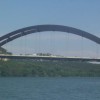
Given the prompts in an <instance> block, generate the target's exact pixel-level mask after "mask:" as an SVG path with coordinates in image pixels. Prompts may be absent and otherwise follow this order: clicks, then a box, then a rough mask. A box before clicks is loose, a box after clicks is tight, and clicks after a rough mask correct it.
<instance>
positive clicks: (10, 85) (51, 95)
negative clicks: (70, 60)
mask: <svg viewBox="0 0 100 100" xmlns="http://www.w3.org/2000/svg"><path fill="white" fill-rule="evenodd" d="M0 100H100V78H99V77H54V78H52V77H34V78H33V77H9V78H7V77H1V78H0Z"/></svg>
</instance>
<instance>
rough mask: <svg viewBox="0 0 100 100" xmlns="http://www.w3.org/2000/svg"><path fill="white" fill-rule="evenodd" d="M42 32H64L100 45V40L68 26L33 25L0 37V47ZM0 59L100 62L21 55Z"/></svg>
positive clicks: (90, 59) (96, 59) (94, 59)
mask: <svg viewBox="0 0 100 100" xmlns="http://www.w3.org/2000/svg"><path fill="white" fill-rule="evenodd" d="M44 31H53V32H54V31H59V32H65V33H67V34H69V33H70V34H74V35H78V36H81V37H84V38H86V39H88V40H91V41H93V42H95V43H96V44H100V38H99V37H97V36H95V35H93V34H91V33H88V32H86V31H83V30H80V29H76V28H73V27H69V26H63V25H35V26H30V27H25V28H21V29H18V30H15V31H13V32H10V33H8V34H5V35H3V36H1V37H0V47H3V46H4V45H6V44H8V43H9V42H11V41H13V40H16V39H17V38H20V37H23V36H26V35H29V34H33V33H34V34H35V33H38V32H44ZM0 58H10V59H43V60H69V61H80V60H81V61H100V59H99V58H90V57H58V56H57V57H50V56H26V55H24V56H22V55H17V56H16V55H0Z"/></svg>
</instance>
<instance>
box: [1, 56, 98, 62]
mask: <svg viewBox="0 0 100 100" xmlns="http://www.w3.org/2000/svg"><path fill="white" fill-rule="evenodd" d="M0 59H26V60H28V59H32V60H40V61H43V60H51V61H82V62H83V61H97V62H100V59H96V58H74V57H72V58H71V57H70V58H68V57H47V56H46V57H44V56H14V55H4V56H3V55H2V56H0Z"/></svg>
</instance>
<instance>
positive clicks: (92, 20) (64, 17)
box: [0, 0, 100, 54]
mask: <svg viewBox="0 0 100 100" xmlns="http://www.w3.org/2000/svg"><path fill="white" fill-rule="evenodd" d="M42 24H57V25H65V26H70V27H74V28H78V29H81V30H84V31H87V32H89V33H91V34H94V35H96V36H98V37H100V0H0V36H2V35H5V34H7V33H9V32H12V31H14V30H17V29H20V28H23V27H27V26H34V25H42ZM43 34H44V35H45V33H43ZM50 34H52V33H50V32H48V34H46V35H45V37H46V39H47V40H46V41H50V39H48V37H50ZM57 34H59V32H58V33H55V37H56V38H57ZM38 36H39V35H38ZM64 36H65V34H60V35H58V40H60V42H59V41H57V43H58V44H61V46H62V44H64V40H65V39H64V38H59V37H64ZM34 37H36V36H34ZM34 37H32V35H31V36H30V37H28V38H27V40H28V39H30V40H31V39H33V38H34ZM41 37H42V38H43V37H44V36H43V35H42V36H41ZM56 38H54V40H53V41H55V40H56ZM70 38H71V39H69V41H71V43H70V44H68V46H70V45H71V44H73V43H75V42H76V44H74V45H72V47H73V46H74V51H73V50H72V47H71V46H70V47H71V49H70V50H69V52H70V53H71V54H72V53H73V52H75V53H76V52H77V49H76V48H77V43H79V42H80V39H79V38H78V37H77V36H72V35H71V36H70ZM37 40H39V39H37ZM37 40H36V39H35V40H34V42H35V41H37ZM75 40H79V41H75ZM84 40H85V42H84V45H85V44H88V45H87V47H88V46H89V44H91V49H92V47H93V49H94V48H95V44H94V43H92V42H91V41H89V40H86V39H84ZM61 41H63V42H62V43H61ZM16 42H17V44H18V41H17V40H16V41H14V42H12V44H14V43H16ZM20 42H21V40H20ZM65 42H67V41H65ZM41 43H42V42H41ZM41 43H39V44H40V45H41ZM33 44H34V43H33ZM31 45H32V43H31ZM34 45H35V44H34ZM45 45H46V48H49V46H48V44H46V42H45ZM55 45H57V44H56V43H55ZM78 45H79V46H82V43H80V44H78ZM61 46H58V45H57V46H56V48H57V50H58V51H60V49H61V48H63V50H62V52H63V54H65V52H66V49H65V46H64V47H61ZM68 46H66V48H67V49H68V48H69V47H68ZM13 47H14V48H18V47H17V46H15V45H13ZM54 47H55V46H54ZM54 47H53V48H54ZM10 48H11V46H10V43H9V44H8V49H9V50H10ZM23 48H24V47H23ZM46 48H45V49H46ZM53 48H52V49H53ZM59 48H60V49H59ZM81 48H82V47H81ZM49 49H50V48H49ZM91 49H90V47H89V48H88V49H87V50H88V51H89V52H91V51H90V50H91ZM75 50H76V51H75ZM12 51H14V50H12ZM16 51H18V50H16ZM31 51H32V50H31ZM81 52H82V51H81ZM77 53H78V52H77ZM77 53H76V54H77ZM91 53H93V52H91ZM58 54H59V52H58Z"/></svg>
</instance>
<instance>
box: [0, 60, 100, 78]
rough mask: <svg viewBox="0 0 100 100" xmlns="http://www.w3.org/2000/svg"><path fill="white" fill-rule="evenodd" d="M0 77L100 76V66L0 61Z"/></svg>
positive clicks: (59, 62)
mask: <svg viewBox="0 0 100 100" xmlns="http://www.w3.org/2000/svg"><path fill="white" fill-rule="evenodd" d="M0 76H29V77H38V76H40V77H44V76H45V77H47V76H50V77H56V76H57V77H58V76H59V77H66V76H94V77H95V76H100V65H99V64H91V63H87V62H67V61H32V60H8V61H0Z"/></svg>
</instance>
